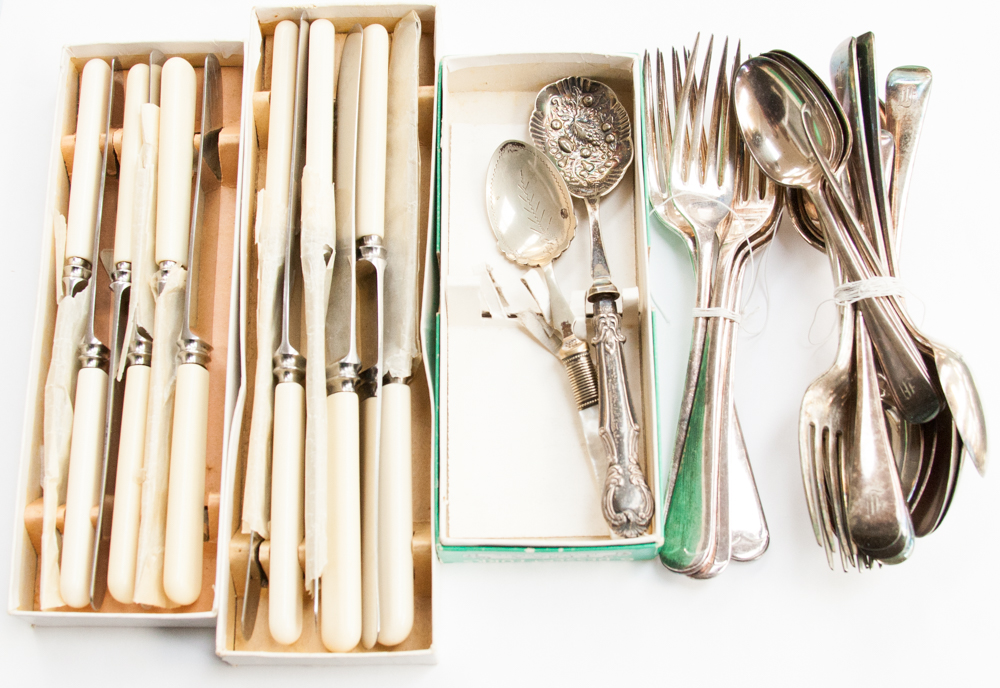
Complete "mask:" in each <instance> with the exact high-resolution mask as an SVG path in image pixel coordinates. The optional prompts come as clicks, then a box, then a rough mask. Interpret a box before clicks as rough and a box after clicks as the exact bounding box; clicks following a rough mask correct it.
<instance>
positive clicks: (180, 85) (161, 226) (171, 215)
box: [156, 57, 196, 264]
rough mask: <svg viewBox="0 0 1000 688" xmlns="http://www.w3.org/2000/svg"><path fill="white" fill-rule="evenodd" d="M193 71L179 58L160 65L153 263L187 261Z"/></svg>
mask: <svg viewBox="0 0 1000 688" xmlns="http://www.w3.org/2000/svg"><path fill="white" fill-rule="evenodd" d="M195 98H196V95H195V76H194V67H192V66H191V64H190V63H189V62H188V61H187V60H185V59H184V58H182V57H172V58H170V59H169V60H167V63H166V64H165V65H163V73H162V75H161V79H160V141H159V147H160V156H159V163H158V166H157V170H156V176H157V190H156V262H157V264H159V263H162V262H163V261H165V260H172V261H174V262H175V263H178V264H183V263H185V262H186V261H187V252H188V245H187V244H188V234H189V232H190V229H191V226H190V223H191V174H192V172H193V170H194V148H193V146H192V142H193V141H194V107H195Z"/></svg>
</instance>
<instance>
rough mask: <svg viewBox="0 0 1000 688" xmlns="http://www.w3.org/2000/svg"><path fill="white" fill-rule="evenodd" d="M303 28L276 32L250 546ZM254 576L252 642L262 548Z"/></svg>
mask: <svg viewBox="0 0 1000 688" xmlns="http://www.w3.org/2000/svg"><path fill="white" fill-rule="evenodd" d="M298 36H299V27H298V24H296V23H295V22H292V21H287V20H286V21H282V22H280V23H279V24H278V25H277V26H276V27H275V29H274V48H273V50H272V59H271V91H270V94H271V96H270V107H269V112H268V136H267V167H266V170H265V174H266V176H265V185H266V187H265V190H264V193H263V194H262V195H263V198H264V203H263V206H260V205H259V206H258V207H257V212H258V213H263V215H262V218H261V219H262V222H261V223H260V225H259V226H260V230H259V234H258V236H257V266H258V267H257V278H258V280H257V334H256V336H257V362H256V369H255V371H254V382H253V409H252V412H251V417H250V445H249V448H248V449H247V468H246V480H245V482H244V487H243V518H242V520H243V523H242V529H243V532H244V533H250V541H251V544H252V545H253V544H254V543H258V542H263V541H264V540H266V539H267V538H268V537H269V536H270V531H269V527H268V521H269V520H270V506H269V501H270V497H271V458H272V457H271V449H272V442H273V435H272V429H273V427H274V426H273V423H274V366H273V360H272V355H273V353H274V351H275V350H276V349H277V348H278V345H279V342H278V336H277V335H278V330H277V329H276V327H275V319H276V317H277V314H278V307H279V303H280V301H279V298H280V289H281V276H282V266H283V264H284V256H285V231H286V229H287V224H288V218H287V215H286V214H285V213H286V212H287V209H286V208H285V207H284V206H285V202H286V201H287V198H288V197H287V194H288V175H289V169H290V165H291V154H292V118H293V117H294V108H295V70H296V68H297V63H298ZM247 566H248V567H249V569H250V571H251V572H252V573H253V575H248V576H247V578H246V580H247V583H246V587H245V588H244V591H243V595H244V597H243V600H244V604H243V613H242V616H241V625H242V629H243V637H244V638H250V637H251V635H252V634H253V629H254V626H255V624H256V617H257V615H256V611H257V605H258V597H259V594H260V586H259V583H260V582H261V577H262V573H263V572H262V570H261V568H260V561H259V556H258V547H257V546H252V547H251V550H250V557H249V559H248V564H247Z"/></svg>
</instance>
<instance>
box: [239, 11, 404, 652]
mask: <svg viewBox="0 0 1000 688" xmlns="http://www.w3.org/2000/svg"><path fill="white" fill-rule="evenodd" d="M420 33H421V28H420V21H419V19H418V18H417V16H416V14H415V13H410V15H408V16H406V17H404V18H403V19H402V20H400V21H399V22H398V23H397V24H396V26H395V28H394V30H393V32H392V35H391V39H390V34H389V32H388V31H387V30H386V29H385V27H383V26H382V25H380V24H372V25H370V26H368V27H367V28H365V29H363V30H362V28H361V27H360V26H356V27H355V28H354V29H352V30H351V31H350V32H349V33H348V34H347V36H346V40H345V41H344V43H343V50H342V52H341V53H340V54H339V55H337V52H336V50H335V45H336V31H335V29H334V26H333V24H332V23H331V22H330V21H328V20H324V19H318V20H315V21H312V22H309V21H308V20H307V19H305V18H303V19H301V20H300V21H299V22H298V24H296V23H295V22H291V21H287V20H286V21H283V22H281V23H279V24H278V25H277V27H276V28H275V33H274V43H273V52H272V67H271V84H270V94H269V108H270V109H269V114H268V127H267V144H266V147H267V167H266V172H265V175H266V176H265V177H264V180H263V188H262V189H261V190H260V192H259V195H258V202H257V229H256V237H257V241H256V245H257V265H258V273H257V278H258V279H257V290H258V291H257V293H258V297H257V311H256V323H257V332H256V342H257V352H258V353H257V361H256V374H255V383H254V389H253V406H252V409H253V412H252V416H251V425H250V442H249V446H248V451H249V454H248V458H247V472H246V481H245V483H244V498H243V511H242V522H243V531H244V533H247V534H249V536H250V543H251V544H250V559H249V562H248V566H249V568H250V571H249V572H248V575H247V576H246V585H245V589H244V591H243V595H242V597H243V600H244V603H243V608H242V612H241V631H242V634H243V636H244V638H245V639H247V640H249V639H250V638H251V637H252V636H253V634H254V628H255V621H256V615H257V612H258V606H259V601H260V597H261V588H262V586H264V585H266V588H267V590H268V598H267V599H268V603H267V604H268V606H267V609H268V632H269V633H270V636H271V638H272V639H273V640H274V641H275V642H277V643H279V644H281V645H291V644H293V643H295V642H296V641H297V640H298V639H299V637H300V636H301V635H302V625H303V600H304V594H305V593H306V592H308V594H309V595H311V597H312V600H313V604H312V609H313V614H314V616H315V618H316V623H317V627H318V629H319V631H320V636H321V639H322V642H323V645H324V646H325V647H326V649H327V650H329V651H331V652H347V651H349V650H352V649H353V648H355V647H356V646H358V645H359V643H360V645H361V646H363V647H365V648H371V647H373V646H374V645H375V644H376V642H378V643H381V644H382V645H383V646H387V647H390V646H393V645H397V644H399V643H401V642H403V641H404V640H405V639H406V638H407V636H408V635H409V633H410V629H411V627H412V625H413V614H414V611H413V610H414V600H413V595H414V592H413V561H412V549H411V541H412V537H413V524H412V507H411V503H410V502H411V484H410V482H411V479H410V471H411V469H410V464H411V459H410V451H411V449H410V435H411V433H410V419H411V413H410V399H409V386H408V383H409V381H410V378H411V377H412V373H413V366H414V364H415V363H416V362H417V361H419V357H420V351H419V346H418V341H417V327H416V324H417V317H418V310H419V309H418V303H417V297H418V281H417V280H418V269H417V266H418V237H419V235H418V218H417V209H418V205H419V186H418V182H419V169H420V168H419V155H418V139H417V114H418V113H417V99H418V86H419V82H418V72H417V67H418V64H419V54H418V48H419V39H420ZM390 40H391V50H390ZM335 83H336V92H335V91H334V84H335ZM390 84H391V85H392V87H391V88H390ZM300 266H301V275H302V276H301V279H299V277H298V274H299V272H300V271H299V267H300ZM300 343H301V344H300ZM269 352H273V356H272V355H268V353H269ZM301 352H305V355H304V356H303V354H302V353H301ZM300 547H302V548H303V549H304V556H303V555H302V554H300ZM265 561H266V562H267V566H268V568H267V571H266V573H265V571H264V570H263V564H262V562H265Z"/></svg>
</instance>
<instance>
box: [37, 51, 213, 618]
mask: <svg viewBox="0 0 1000 688" xmlns="http://www.w3.org/2000/svg"><path fill="white" fill-rule="evenodd" d="M116 67H117V62H116V61H115V60H112V61H111V65H110V66H109V65H108V63H107V62H105V61H104V60H100V59H94V60H90V61H88V62H87V63H86V65H85V66H84V68H83V70H82V75H81V78H80V97H79V113H78V118H77V127H76V137H75V148H74V156H73V174H72V178H71V179H72V185H71V190H70V200H69V212H68V217H67V221H66V231H65V244H64V246H65V250H64V254H65V256H66V259H65V262H64V269H63V282H62V290H61V295H60V298H59V306H58V315H57V323H56V332H55V337H54V341H53V355H52V359H51V363H50V366H49V372H48V377H47V379H46V386H45V410H44V430H43V434H44V438H45V442H44V447H45V468H44V470H45V478H44V480H43V509H44V513H43V533H42V553H41V562H42V571H41V581H40V599H41V606H42V608H43V609H52V608H57V607H62V606H68V607H72V608H77V609H79V608H83V607H87V606H92V607H93V608H94V609H100V607H101V605H102V604H103V601H104V596H105V593H106V592H108V591H110V593H111V595H112V597H114V598H115V600H116V601H118V602H120V603H123V604H131V603H133V602H136V603H139V604H146V605H152V606H156V607H161V608H173V607H178V606H185V605H190V604H192V603H193V602H195V601H196V600H197V599H198V597H199V595H200V594H201V589H202V568H203V567H202V561H203V540H204V508H205V507H204V492H205V485H204V481H205V445H206V432H207V423H208V410H207V404H208V371H207V369H206V365H207V363H208V361H209V360H210V359H209V356H210V353H209V352H210V351H211V346H209V345H208V343H207V342H204V341H203V340H201V339H200V338H199V337H198V336H197V335H196V334H195V333H194V329H197V328H198V320H197V317H196V313H195V311H194V308H193V307H194V304H195V302H196V300H197V295H196V289H197V271H198V260H197V251H196V247H197V246H198V242H199V240H200V233H201V225H202V218H203V215H204V205H205V193H206V190H211V189H213V188H216V187H218V184H219V180H220V179H221V176H222V170H221V165H220V160H219V150H218V142H219V132H220V130H221V128H222V116H221V115H222V113H221V71H220V66H219V63H218V60H217V59H216V58H215V57H214V56H212V55H210V56H209V57H207V58H206V59H205V62H204V66H203V80H202V83H203V87H202V93H201V103H202V110H201V117H200V123H201V130H200V133H199V136H198V138H197V143H196V145H197V153H194V149H193V148H192V142H195V141H196V138H195V115H196V114H197V113H196V112H195V103H196V97H197V94H196V75H195V69H194V67H193V66H192V65H191V64H190V63H189V62H188V61H186V60H184V59H182V58H172V59H170V60H167V61H166V62H164V56H163V55H162V54H160V53H158V52H154V53H153V54H152V55H150V58H149V62H148V64H145V63H140V64H137V65H135V66H134V67H132V68H131V69H130V70H129V72H128V79H127V82H126V83H124V84H122V86H124V88H123V89H122V88H121V87H120V86H119V87H118V88H117V89H116V82H117V81H119V80H121V79H122V77H124V72H121V71H116ZM121 90H124V94H125V103H124V107H119V108H117V109H116V107H115V103H114V99H115V95H116V92H120V91H121ZM116 111H123V112H124V114H123V127H122V131H121V138H122V144H121V154H120V155H119V156H117V158H116V157H115V153H114V151H113V150H112V139H113V138H114V134H115V133H117V132H114V131H113V130H112V128H111V123H112V116H113V114H114V113H115V112H116ZM195 160H196V163H195ZM195 164H197V167H195ZM112 171H113V172H112ZM111 173H117V176H118V177H119V183H118V195H117V200H118V207H117V213H116V217H115V222H114V223H108V222H104V223H103V224H104V227H105V231H107V228H108V227H110V228H111V229H113V230H114V242H113V244H114V248H113V250H111V251H109V252H108V253H109V254H110V259H109V260H110V265H111V266H113V267H111V268H109V270H108V272H109V276H110V278H111V285H110V286H111V289H112V292H113V300H112V306H111V314H110V333H109V336H108V337H107V340H106V341H107V342H108V344H105V343H104V342H103V341H102V340H101V336H100V335H99V329H100V328H96V327H95V318H98V319H99V318H100V317H101V316H103V313H101V314H99V313H98V307H97V293H98V286H97V283H98V278H99V274H98V273H99V270H100V267H99V265H100V264H101V261H102V260H103V259H105V255H104V253H103V252H102V251H101V245H102V240H101V233H102V216H103V214H104V210H105V207H104V200H105V179H106V177H107V176H108V175H109V174H111ZM192 174H194V177H195V181H194V185H193V187H192ZM192 188H193V191H192ZM109 198H114V196H109ZM87 247H89V248H87ZM154 259H155V261H156V262H157V263H159V267H160V271H159V272H158V273H156V274H155V275H154V268H153V265H154ZM133 286H136V287H137V288H136V289H134V290H133V288H132V287H133ZM154 301H155V306H154V305H153V302H154ZM154 343H155V345H154ZM75 360H78V365H77V364H76V363H74V361H75ZM122 377H124V384H121V383H120V380H121V379H122ZM71 396H72V398H73V401H72V404H70V403H69V399H70V397H71ZM62 503H64V504H65V515H64V523H63V526H62V529H61V537H60V533H59V531H58V529H57V523H56V520H57V514H58V507H59V506H60V504H62ZM95 514H96V519H95Z"/></svg>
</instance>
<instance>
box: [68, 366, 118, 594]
mask: <svg viewBox="0 0 1000 688" xmlns="http://www.w3.org/2000/svg"><path fill="white" fill-rule="evenodd" d="M107 392H108V374H107V373H105V372H104V371H103V370H101V369H100V368H82V369H81V370H80V374H79V376H77V378H76V398H75V399H74V402H73V409H74V412H73V436H72V440H71V442H72V444H71V445H70V454H69V478H68V482H67V485H66V516H65V519H66V520H65V522H64V525H63V537H62V565H61V567H60V572H59V591H60V592H61V593H62V597H63V600H64V601H65V602H66V604H68V605H69V606H70V607H75V608H77V609H79V608H81V607H86V606H87V605H88V604H90V573H91V565H92V564H93V560H94V526H93V525H92V524H91V522H90V511H91V509H93V508H94V507H95V506H97V499H98V495H97V493H98V492H99V491H100V486H101V481H100V479H99V477H98V473H99V472H100V468H101V465H102V463H103V462H102V460H101V459H102V455H103V451H102V450H103V449H104V414H105V410H106V406H105V401H106V397H107Z"/></svg>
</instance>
